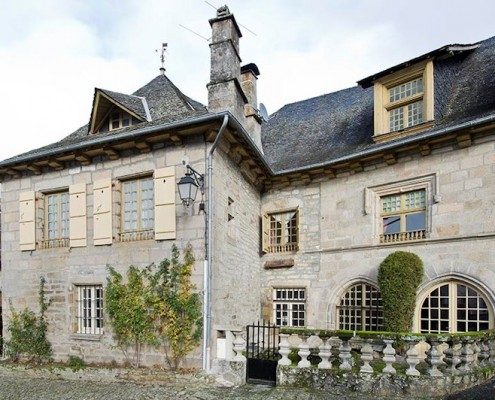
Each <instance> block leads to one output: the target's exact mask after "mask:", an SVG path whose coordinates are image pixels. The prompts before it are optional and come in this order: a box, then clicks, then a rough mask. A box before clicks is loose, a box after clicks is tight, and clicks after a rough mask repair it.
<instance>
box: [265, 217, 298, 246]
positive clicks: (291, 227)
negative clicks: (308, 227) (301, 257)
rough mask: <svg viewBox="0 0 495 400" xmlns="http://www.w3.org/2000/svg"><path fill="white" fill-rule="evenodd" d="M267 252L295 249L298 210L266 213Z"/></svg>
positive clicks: (296, 244) (296, 243)
mask: <svg viewBox="0 0 495 400" xmlns="http://www.w3.org/2000/svg"><path fill="white" fill-rule="evenodd" d="M268 221H269V229H268V236H269V240H268V242H269V246H268V249H267V250H268V252H269V253H281V252H285V251H296V250H298V248H299V244H298V242H299V240H298V211H297V210H295V211H288V212H282V213H272V214H268Z"/></svg>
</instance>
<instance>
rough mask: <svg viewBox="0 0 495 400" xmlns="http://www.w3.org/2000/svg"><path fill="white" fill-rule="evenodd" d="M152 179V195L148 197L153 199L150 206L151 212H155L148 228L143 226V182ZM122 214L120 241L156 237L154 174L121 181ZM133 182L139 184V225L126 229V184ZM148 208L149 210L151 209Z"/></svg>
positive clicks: (137, 222)
mask: <svg viewBox="0 0 495 400" xmlns="http://www.w3.org/2000/svg"><path fill="white" fill-rule="evenodd" d="M145 180H146V181H148V180H149V181H151V194H152V197H151V199H148V200H150V201H151V207H150V210H151V212H152V213H153V217H152V219H151V225H152V226H151V227H148V228H146V229H145V228H143V226H142V213H143V209H142V202H143V198H142V182H143V181H145ZM120 183H121V204H122V206H121V213H120V214H121V215H120V222H121V223H120V235H119V237H120V241H121V242H128V241H135V240H149V239H153V238H154V234H155V218H156V216H155V215H154V213H155V198H154V196H155V190H154V184H155V182H154V179H153V177H152V176H148V175H146V176H140V177H135V178H131V179H125V180H122V181H121V182H120ZM132 183H136V185H137V189H136V196H137V198H136V207H137V211H136V212H137V217H136V224H137V227H136V229H126V227H125V223H126V217H125V213H126V210H127V209H126V205H127V202H126V199H125V196H126V191H125V190H126V189H125V188H126V185H128V184H132ZM150 210H148V211H150Z"/></svg>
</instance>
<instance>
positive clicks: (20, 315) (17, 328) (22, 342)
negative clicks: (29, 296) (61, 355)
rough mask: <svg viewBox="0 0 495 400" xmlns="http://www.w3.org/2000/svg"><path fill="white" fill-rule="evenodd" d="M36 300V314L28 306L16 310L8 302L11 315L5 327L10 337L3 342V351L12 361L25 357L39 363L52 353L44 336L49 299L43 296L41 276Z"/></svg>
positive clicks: (42, 279)
mask: <svg viewBox="0 0 495 400" xmlns="http://www.w3.org/2000/svg"><path fill="white" fill-rule="evenodd" d="M38 302H39V307H40V310H39V313H38V314H36V313H35V312H34V311H32V310H30V309H28V308H25V309H23V310H22V311H17V310H15V309H14V307H12V304H10V311H11V317H10V321H9V325H8V327H7V331H8V332H9V336H10V338H9V339H8V340H6V342H5V352H6V354H7V356H8V357H9V358H10V359H11V360H13V361H18V360H19V359H20V358H21V357H26V358H27V359H28V360H29V361H35V362H38V363H40V362H43V361H46V360H48V359H49V358H50V356H51V355H52V346H51V344H50V342H49V341H48V339H47V337H46V332H47V329H48V323H47V321H46V316H45V313H46V310H47V309H48V307H49V306H50V304H51V301H47V300H46V298H45V279H44V278H43V277H42V278H40V285H39V291H38Z"/></svg>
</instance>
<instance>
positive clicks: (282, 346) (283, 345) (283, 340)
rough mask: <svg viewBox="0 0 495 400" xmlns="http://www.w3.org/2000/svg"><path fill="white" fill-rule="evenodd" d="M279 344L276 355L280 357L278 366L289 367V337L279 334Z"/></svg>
mask: <svg viewBox="0 0 495 400" xmlns="http://www.w3.org/2000/svg"><path fill="white" fill-rule="evenodd" d="M279 337H280V342H279V344H278V353H279V354H280V355H281V356H282V358H281V359H280V360H278V365H291V364H292V362H291V360H290V359H289V354H290V343H289V340H288V339H289V335H287V334H286V333H281V334H279Z"/></svg>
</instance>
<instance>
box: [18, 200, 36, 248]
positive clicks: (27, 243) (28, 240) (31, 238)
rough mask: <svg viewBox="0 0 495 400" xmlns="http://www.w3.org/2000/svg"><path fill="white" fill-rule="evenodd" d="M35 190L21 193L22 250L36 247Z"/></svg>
mask: <svg viewBox="0 0 495 400" xmlns="http://www.w3.org/2000/svg"><path fill="white" fill-rule="evenodd" d="M35 196H36V194H35V192H34V191H31V190H30V191H28V192H22V193H20V195H19V246H20V248H21V251H26V250H35V249H36V224H35V218H34V216H35V201H36V197H35Z"/></svg>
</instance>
